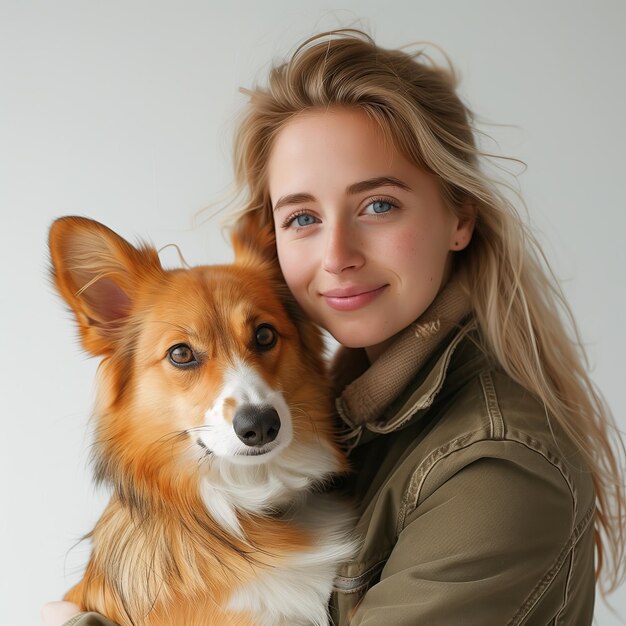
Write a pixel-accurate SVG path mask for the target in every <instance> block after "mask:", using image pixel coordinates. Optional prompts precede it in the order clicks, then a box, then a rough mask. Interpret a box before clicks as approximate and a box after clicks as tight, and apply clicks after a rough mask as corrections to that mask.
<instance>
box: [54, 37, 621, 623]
mask: <svg viewBox="0 0 626 626" xmlns="http://www.w3.org/2000/svg"><path fill="white" fill-rule="evenodd" d="M248 93H249V97H250V101H249V105H248V107H247V109H246V111H245V113H244V117H243V119H242V121H241V124H240V127H239V131H238V134H237V138H236V144H235V163H236V178H237V182H238V184H239V186H240V189H241V190H242V192H244V193H245V195H246V200H245V206H244V209H243V211H242V212H241V214H240V215H239V218H238V219H241V220H250V219H252V220H255V222H257V223H258V224H259V225H260V226H261V227H263V226H265V227H268V226H269V227H271V228H272V229H273V231H274V233H275V247H273V248H272V249H271V250H270V251H269V252H270V253H271V254H273V255H275V259H276V262H277V263H279V264H280V267H281V269H282V272H283V275H284V277H285V280H286V282H287V285H288V286H289V288H290V289H291V291H292V292H293V294H294V296H295V297H296V299H297V300H298V302H299V304H300V305H301V307H302V308H303V309H304V311H305V312H306V313H307V314H308V315H309V316H311V317H312V318H313V319H314V320H315V321H316V322H317V323H318V324H319V325H320V326H322V327H323V328H325V329H326V330H328V332H329V333H330V334H331V335H332V336H333V337H334V338H335V339H336V340H337V341H338V342H339V344H341V348H340V349H339V350H338V352H337V354H336V355H335V358H334V361H333V364H332V374H333V380H334V382H335V385H336V392H337V403H336V405H337V413H338V420H339V421H340V423H341V427H342V439H343V441H344V442H345V446H346V448H347V449H348V450H349V452H350V461H351V466H352V470H353V471H352V472H351V474H350V476H349V477H348V478H347V480H346V484H345V485H344V489H345V492H346V497H349V498H350V499H351V500H352V501H353V502H354V503H355V506H356V510H357V523H356V529H357V532H358V533H359V535H360V537H361V538H362V547H361V549H360V552H359V553H358V555H357V556H356V558H355V559H354V560H353V561H351V562H349V563H345V564H343V565H342V567H341V570H340V575H339V576H338V578H337V581H336V587H335V589H336V590H335V593H334V594H333V597H332V599H331V614H332V618H333V620H334V623H335V624H339V625H341V626H343V625H346V624H351V625H353V626H356V625H365V624H368V625H370V624H371V625H378V624H394V625H414V624H480V625H486V624H498V625H499V624H568V625H574V624H576V625H578V624H580V625H585V624H591V622H592V616H593V606H594V596H595V593H594V591H595V586H596V581H597V580H598V579H599V578H600V577H601V582H602V586H601V588H602V589H603V590H611V589H612V588H614V587H615V586H616V585H617V584H618V583H619V582H620V581H621V580H622V579H623V574H624V572H623V552H624V488H623V482H622V481H623V475H622V466H621V464H620V460H621V458H622V452H623V444H622V442H621V440H620V438H619V435H618V434H617V431H616V429H615V427H614V424H613V422H612V419H611V416H610V412H609V410H608V408H607V407H606V406H605V404H604V402H603V400H602V398H601V396H600V395H599V394H598V392H597V391H596V390H595V388H594V385H593V383H592V382H591V380H590V379H589V377H588V374H587V372H586V370H585V366H584V364H585V355H584V352H583V350H582V348H581V345H580V342H579V340H578V335H577V331H576V325H575V323H574V321H573V319H572V317H571V313H570V310H569V308H568V306H567V304H566V302H565V301H564V299H563V296H562V294H561V291H560V289H559V287H558V284H557V283H556V282H555V280H554V279H553V277H552V274H551V273H550V271H549V268H548V267H547V264H546V263H545V261H544V259H543V255H542V252H541V249H540V248H539V246H538V244H537V242H536V241H535V239H534V238H533V237H532V235H531V234H530V233H529V232H528V230H527V228H526V227H525V226H524V224H523V223H522V221H521V220H520V218H519V217H518V215H517V213H516V211H515V209H514V207H513V205H512V204H511V203H510V201H509V200H507V198H506V196H505V195H504V194H503V193H501V191H500V190H499V187H498V185H497V184H496V183H494V182H493V181H492V180H490V178H489V177H488V176H487V175H486V174H485V173H484V170H483V167H482V163H481V161H482V159H483V155H481V153H480V150H478V149H477V147H476V143H475V140H474V131H473V129H472V125H471V122H472V119H471V115H470V113H469V111H468V110H467V109H466V107H465V106H464V105H463V104H462V102H461V101H460V99H459V98H458V96H457V95H456V93H455V77H454V74H453V72H452V70H450V69H447V68H446V69H444V68H441V67H437V66H435V65H434V64H432V63H431V62H430V61H429V60H428V59H427V58H425V57H424V56H423V55H421V54H415V55H409V54H407V53H405V52H402V51H398V50H386V49H382V48H380V47H378V46H376V44H375V43H374V42H373V41H372V40H371V39H370V38H369V37H368V36H367V35H365V34H364V33H361V32H358V31H353V30H343V31H337V32H333V33H324V34H322V35H319V36H317V37H314V38H313V39H311V40H309V41H307V42H306V43H305V44H303V45H302V46H301V47H300V48H299V49H298V50H297V51H296V53H295V54H294V55H293V56H292V58H291V59H290V60H289V61H288V62H286V63H284V64H282V65H279V66H277V67H275V68H274V69H273V70H272V71H271V73H270V76H269V82H268V84H267V86H266V87H263V88H259V89H255V90H253V91H250V92H248ZM594 560H595V564H594ZM55 611H58V612H63V611H66V612H67V613H65V614H63V615H61V614H58V615H54V612H55ZM74 612H75V608H73V607H72V606H68V605H67V604H65V603H57V604H54V605H49V606H48V607H47V608H46V611H45V615H46V617H45V619H46V620H47V623H48V624H60V623H62V622H63V621H64V620H65V619H67V618H69V617H70V616H71V615H73V613H74ZM72 619H73V620H75V621H70V622H68V623H72V624H76V626H84V625H86V624H105V623H108V622H106V621H105V620H103V619H101V618H100V617H98V616H94V615H93V614H91V615H83V616H76V617H73V618H72Z"/></svg>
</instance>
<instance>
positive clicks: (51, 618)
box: [41, 602, 80, 626]
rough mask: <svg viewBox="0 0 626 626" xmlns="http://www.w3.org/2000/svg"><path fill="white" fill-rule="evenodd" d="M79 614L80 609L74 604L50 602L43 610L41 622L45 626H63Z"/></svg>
mask: <svg viewBox="0 0 626 626" xmlns="http://www.w3.org/2000/svg"><path fill="white" fill-rule="evenodd" d="M78 613H80V608H79V607H78V605H76V604H74V603H73V602H48V604H45V605H44V606H43V608H42V609H41V621H42V622H43V626H63V624H65V622H67V621H68V620H70V619H72V617H74V616H75V615H78Z"/></svg>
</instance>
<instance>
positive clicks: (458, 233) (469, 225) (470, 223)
mask: <svg viewBox="0 0 626 626" xmlns="http://www.w3.org/2000/svg"><path fill="white" fill-rule="evenodd" d="M477 215H478V208H477V206H476V203H475V202H474V201H473V200H472V199H470V198H467V199H466V200H464V201H463V204H462V205H461V207H460V210H459V211H458V214H457V217H456V220H455V227H454V232H453V233H452V239H451V243H450V250H454V251H456V252H458V251H460V250H464V249H465V248H466V247H467V246H468V245H469V243H470V241H471V240H472V235H473V234H474V227H475V226H476V217H477Z"/></svg>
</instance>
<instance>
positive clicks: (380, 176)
mask: <svg viewBox="0 0 626 626" xmlns="http://www.w3.org/2000/svg"><path fill="white" fill-rule="evenodd" d="M268 175H269V190H270V196H271V201H272V207H273V211H274V224H275V229H276V245H277V249H278V258H279V261H280V266H281V268H282V271H283V274H284V276H285V279H286V281H287V284H288V286H289V288H290V289H291V291H292V292H293V294H294V296H295V298H296V299H297V301H298V303H299V304H300V306H301V307H302V308H303V309H304V311H305V312H306V313H307V314H308V315H309V316H310V317H311V318H312V319H314V320H315V321H316V322H317V323H318V324H320V325H321V326H322V327H323V328H325V329H327V330H328V331H329V332H330V333H331V334H332V335H333V336H334V337H335V339H336V340H337V341H338V342H339V343H341V344H343V345H345V346H349V347H364V348H366V349H367V352H368V355H369V357H370V361H372V360H374V359H375V358H376V357H377V356H378V354H379V353H380V352H381V350H382V349H383V348H384V347H385V345H386V344H387V343H388V342H389V340H390V339H391V338H392V337H394V335H396V333H398V332H399V331H401V330H402V329H404V328H406V327H407V326H408V325H409V324H410V323H411V322H413V321H414V320H415V319H416V318H417V317H419V316H420V315H421V314H422V313H423V312H424V311H425V310H426V308H427V307H428V306H429V305H430V304H431V302H432V301H433V300H434V298H435V296H436V295H437V293H438V291H439V290H440V289H441V287H442V286H443V284H444V283H445V281H446V280H447V277H448V274H449V272H450V264H451V251H452V250H461V249H462V248H464V247H465V246H466V245H467V244H468V243H469V241H470V238H471V235H472V229H473V221H460V220H459V218H457V217H455V216H454V215H453V214H452V212H451V211H450V210H449V209H448V208H447V207H446V206H445V205H444V202H443V200H442V198H441V195H440V191H439V186H438V183H437V180H436V178H435V177H434V176H432V175H431V174H429V173H427V172H425V171H423V170H421V169H419V168H417V167H416V166H414V165H413V164H411V163H410V162H409V161H408V160H406V159H405V158H404V157H403V156H402V155H400V154H399V153H398V152H397V151H396V150H395V148H394V147H393V146H391V145H389V144H388V143H386V142H385V140H384V138H383V136H382V133H381V131H380V129H379V128H378V127H377V125H376V123H375V122H373V121H372V120H370V119H369V118H368V117H367V115H366V114H365V113H364V112H363V111H360V110H358V109H348V108H344V109H330V110H315V111H309V112H306V113H302V114H300V115H298V116H296V117H294V118H293V119H291V120H290V121H289V122H288V123H287V124H285V126H284V127H283V128H282V129H281V130H280V131H279V133H278V135H277V137H276V140H275V143H274V146H273V149H272V152H271V154H270V159H269V163H268Z"/></svg>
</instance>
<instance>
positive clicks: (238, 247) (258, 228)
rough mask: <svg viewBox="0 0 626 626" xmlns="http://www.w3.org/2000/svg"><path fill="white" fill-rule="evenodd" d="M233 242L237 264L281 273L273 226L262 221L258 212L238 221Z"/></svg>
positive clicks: (246, 215) (232, 236) (232, 234)
mask: <svg viewBox="0 0 626 626" xmlns="http://www.w3.org/2000/svg"><path fill="white" fill-rule="evenodd" d="M231 241H232V244H233V249H234V250H235V263H240V264H243V265H253V266H257V267H258V266H271V267H273V268H275V269H276V270H278V271H280V270H279V269H278V267H279V266H278V254H277V253H276V236H275V234H274V227H273V224H271V223H267V222H265V221H264V220H262V219H261V215H260V213H259V212H258V211H254V212H250V213H246V214H245V215H243V216H242V217H240V218H239V219H238V220H237V223H236V224H235V227H234V228H233V231H232V233H231Z"/></svg>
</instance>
